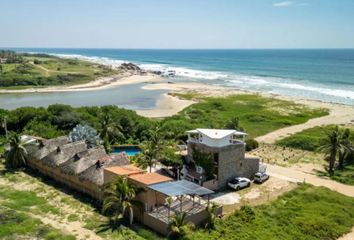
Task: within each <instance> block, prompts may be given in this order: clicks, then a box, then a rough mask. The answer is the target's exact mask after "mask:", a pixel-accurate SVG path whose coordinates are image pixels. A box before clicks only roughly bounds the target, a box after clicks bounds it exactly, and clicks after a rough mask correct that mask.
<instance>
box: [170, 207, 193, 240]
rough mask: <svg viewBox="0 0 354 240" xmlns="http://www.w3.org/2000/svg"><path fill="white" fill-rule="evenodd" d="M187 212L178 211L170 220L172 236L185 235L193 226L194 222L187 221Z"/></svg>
mask: <svg viewBox="0 0 354 240" xmlns="http://www.w3.org/2000/svg"><path fill="white" fill-rule="evenodd" d="M186 218H187V213H186V212H179V213H176V214H175V215H174V216H173V217H172V219H171V221H170V225H169V228H170V233H169V234H170V236H175V237H180V236H183V235H185V234H186V233H187V232H188V230H189V229H191V228H193V224H191V223H187V221H186Z"/></svg>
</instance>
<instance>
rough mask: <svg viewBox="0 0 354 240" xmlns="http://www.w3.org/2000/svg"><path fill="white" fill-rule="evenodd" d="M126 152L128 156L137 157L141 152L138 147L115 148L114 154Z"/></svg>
mask: <svg viewBox="0 0 354 240" xmlns="http://www.w3.org/2000/svg"><path fill="white" fill-rule="evenodd" d="M121 152H125V153H126V154H127V155H128V156H135V155H137V154H139V153H140V152H141V150H140V148H139V147H137V146H116V147H113V153H121Z"/></svg>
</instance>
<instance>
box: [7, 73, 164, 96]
mask: <svg viewBox="0 0 354 240" xmlns="http://www.w3.org/2000/svg"><path fill="white" fill-rule="evenodd" d="M161 79H162V78H161V77H159V76H157V75H154V74H146V75H137V74H134V75H131V74H129V73H124V74H119V75H114V76H110V77H102V78H98V79H97V80H95V81H92V82H89V83H84V84H79V85H72V86H54V87H44V88H26V89H16V90H4V89H0V93H34V92H78V91H94V90H100V89H107V88H112V87H116V86H122V85H129V84H138V83H152V82H158V81H160V80H161Z"/></svg>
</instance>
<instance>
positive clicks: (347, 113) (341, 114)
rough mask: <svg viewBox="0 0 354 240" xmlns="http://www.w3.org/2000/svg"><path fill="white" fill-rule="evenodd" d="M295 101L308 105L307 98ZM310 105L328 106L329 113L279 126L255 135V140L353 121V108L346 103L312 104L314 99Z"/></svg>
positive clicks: (270, 141) (260, 140) (269, 139)
mask: <svg viewBox="0 0 354 240" xmlns="http://www.w3.org/2000/svg"><path fill="white" fill-rule="evenodd" d="M296 102H297V103H303V104H305V105H308V103H309V101H307V100H300V101H296ZM311 103H312V104H311V106H312V107H323V108H328V107H329V110H330V113H329V115H327V116H324V117H319V118H313V119H310V120H309V121H307V122H306V123H303V124H298V125H294V126H290V127H286V128H281V129H279V130H276V131H274V132H271V133H268V134H266V135H263V136H260V137H257V138H256V140H257V141H259V142H263V143H274V142H275V141H276V140H279V139H282V138H285V137H287V136H289V135H292V134H294V133H298V132H301V131H303V130H305V129H309V128H313V127H317V126H324V125H329V124H352V123H353V122H354V108H353V107H352V106H348V105H340V104H326V103H321V102H318V103H317V104H316V105H317V106H314V104H313V103H314V101H311Z"/></svg>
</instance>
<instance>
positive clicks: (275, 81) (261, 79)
mask: <svg viewBox="0 0 354 240" xmlns="http://www.w3.org/2000/svg"><path fill="white" fill-rule="evenodd" d="M51 55H54V56H58V57H63V58H78V59H82V60H86V61H90V62H94V63H98V64H103V65H110V66H113V67H119V66H120V65H121V64H122V63H127V62H131V61H124V60H119V59H112V58H108V57H89V56H84V55H80V54H51ZM135 64H137V65H138V66H139V67H140V68H141V69H143V70H145V71H159V72H161V73H162V75H164V76H169V75H173V76H175V77H182V78H187V79H196V80H220V82H218V85H224V86H225V85H226V86H230V87H237V88H241V89H248V90H260V91H266V92H274V91H276V92H278V93H280V94H281V93H282V92H287V93H289V92H291V93H292V94H293V95H298V96H302V95H304V92H308V93H311V92H312V93H315V94H316V95H327V96H332V97H336V98H342V99H343V98H346V99H351V100H354V91H350V90H345V89H339V88H329V87H324V86H314V85H305V84H299V83H295V81H298V80H296V79H289V78H281V77H274V76H267V75H242V74H239V75H238V74H230V73H225V72H216V71H203V70H195V69H190V68H184V67H176V66H170V65H168V64H149V63H136V62H135ZM305 95H307V96H308V95H309V94H305ZM311 95H312V94H311Z"/></svg>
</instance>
